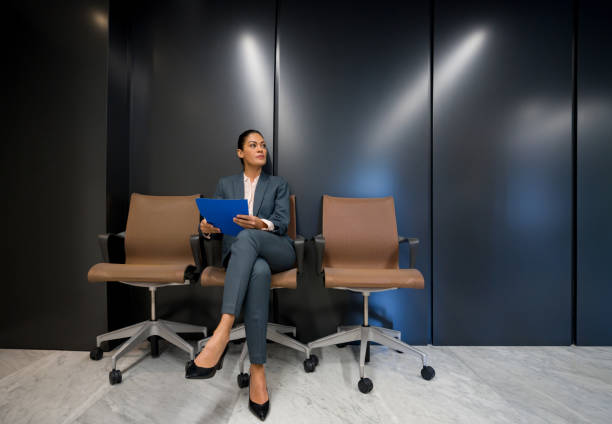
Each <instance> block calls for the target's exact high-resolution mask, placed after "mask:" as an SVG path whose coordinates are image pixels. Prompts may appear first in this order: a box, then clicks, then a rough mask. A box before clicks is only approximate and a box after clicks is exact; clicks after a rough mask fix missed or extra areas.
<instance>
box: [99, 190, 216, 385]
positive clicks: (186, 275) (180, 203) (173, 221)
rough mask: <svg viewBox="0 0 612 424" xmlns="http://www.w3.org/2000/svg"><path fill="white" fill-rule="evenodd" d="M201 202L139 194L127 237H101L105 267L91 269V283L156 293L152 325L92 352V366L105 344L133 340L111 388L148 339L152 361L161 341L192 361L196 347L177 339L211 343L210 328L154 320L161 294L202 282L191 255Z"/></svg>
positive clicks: (108, 336) (115, 334) (124, 331)
mask: <svg viewBox="0 0 612 424" xmlns="http://www.w3.org/2000/svg"><path fill="white" fill-rule="evenodd" d="M197 197H199V195H193V196H145V195H142V194H137V193H134V194H132V197H131V199H130V210H129V213H128V220H127V226H126V230H125V232H124V233H119V234H102V235H99V236H98V240H99V243H100V248H101V250H102V256H103V258H104V263H99V264H97V265H94V266H93V267H91V269H90V270H89V273H88V274H87V278H88V280H89V281H90V282H94V283H98V282H105V281H118V282H120V283H123V284H128V285H130V286H136V287H147V288H148V289H149V292H150V293H151V319H149V320H147V321H143V322H140V323H138V324H134V325H130V326H129V327H124V328H121V329H119V330H115V331H111V332H109V333H105V334H101V335H99V336H98V337H96V345H97V347H96V348H95V349H94V350H92V351H91V352H90V358H91V359H93V360H100V359H102V355H103V352H102V349H101V347H100V345H101V344H102V342H104V341H107V340H116V339H122V338H126V337H129V339H128V340H127V341H126V342H124V343H123V345H121V347H120V348H119V350H118V351H117V352H116V353H115V354H114V355H113V358H112V365H113V369H112V371H111V372H110V373H109V381H110V384H117V383H121V380H122V376H121V370H118V369H117V360H118V359H119V358H121V356H123V355H125V354H126V353H127V352H129V351H130V350H132V349H134V348H135V347H136V346H138V345H139V344H140V343H141V342H142V341H144V340H145V339H147V338H149V341H150V343H151V353H152V354H153V356H157V338H158V337H161V338H163V339H165V340H167V341H168V342H170V343H172V344H173V345H175V346H177V347H178V348H180V349H182V350H184V351H185V352H187V353H189V356H190V357H191V359H193V358H194V357H195V351H194V348H193V346H192V345H191V344H189V343H187V342H186V341H185V340H183V338H181V337H179V336H178V335H177V334H176V333H199V332H203V333H204V337H206V334H207V332H206V327H202V326H197V325H191V324H182V323H178V322H172V321H166V320H161V319H157V317H156V315H155V292H156V290H157V289H158V288H160V287H167V286H184V285H189V284H190V283H194V282H196V281H197V279H198V277H199V272H198V271H199V270H201V263H200V264H198V263H196V264H195V265H194V263H193V253H192V249H195V248H197V246H199V240H198V237H197V236H195V237H191V234H192V233H193V231H194V229H196V228H197V226H198V224H199V222H198V219H199V216H200V215H199V213H198V209H197V207H196V202H195V199H196V198H197ZM123 258H125V261H123ZM117 262H119V263H117ZM123 262H124V263H123Z"/></svg>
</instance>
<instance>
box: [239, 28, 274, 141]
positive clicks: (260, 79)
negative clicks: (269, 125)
mask: <svg viewBox="0 0 612 424" xmlns="http://www.w3.org/2000/svg"><path fill="white" fill-rule="evenodd" d="M238 54H239V56H240V59H241V61H240V63H241V66H242V68H241V76H242V78H243V81H244V86H245V91H244V97H243V99H242V100H241V101H244V102H246V103H247V107H249V108H250V110H251V113H252V116H253V120H254V122H250V123H246V122H245V123H244V125H246V126H248V127H252V128H258V129H261V128H265V127H266V125H265V124H266V122H269V121H271V118H272V113H273V110H272V108H273V107H274V103H273V102H274V100H273V95H274V74H273V70H269V71H268V69H266V66H265V63H266V62H265V60H264V57H263V55H262V53H261V49H260V46H259V45H258V44H257V41H256V38H255V37H254V36H253V35H252V34H250V33H244V34H242V36H241V37H240V39H239V49H238ZM271 136H272V135H271V134H270V135H266V139H267V140H268V143H269V144H271V141H272V137H271Z"/></svg>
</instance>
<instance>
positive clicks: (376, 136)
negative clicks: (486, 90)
mask: <svg viewBox="0 0 612 424" xmlns="http://www.w3.org/2000/svg"><path fill="white" fill-rule="evenodd" d="M486 38H487V31H486V30H485V29H482V28H479V29H476V30H474V31H472V32H471V33H470V34H469V35H467V36H466V37H465V38H464V39H463V40H462V41H461V42H460V43H459V44H458V45H457V46H456V47H455V48H453V49H452V50H451V53H450V55H449V56H447V57H446V58H445V59H444V60H442V61H441V63H440V64H439V65H437V64H434V81H435V85H434V90H435V92H436V96H440V95H446V94H448V90H449V88H450V87H451V86H452V85H453V84H455V83H456V79H457V78H458V77H459V76H460V75H461V74H462V73H463V72H464V71H465V70H466V69H467V68H468V65H469V64H470V63H471V62H472V61H473V59H474V58H475V57H476V54H477V53H479V52H480V51H481V50H482V47H483V45H484V42H485V40H486ZM429 84H430V81H429V65H427V66H426V68H425V69H423V70H422V71H421V72H420V73H419V74H418V76H417V77H416V78H415V79H414V80H411V81H409V82H408V84H406V88H405V89H403V90H401V91H400V95H399V96H397V97H394V98H393V99H392V100H391V101H390V102H389V106H388V107H386V108H384V109H383V112H384V113H383V114H382V116H381V117H380V119H379V124H378V125H377V126H375V130H374V131H373V132H372V135H371V136H370V137H369V140H372V141H375V142H374V143H368V146H370V147H371V148H376V149H381V148H385V147H388V146H389V145H390V144H392V143H394V142H405V141H406V140H403V139H401V138H399V137H398V136H399V135H400V134H401V133H402V132H403V130H405V129H406V128H407V127H409V126H410V125H411V124H412V123H413V122H417V120H419V119H425V117H424V116H422V115H421V114H420V113H418V112H419V110H429V108H427V107H425V108H424V107H423V104H424V103H426V102H428V101H429V87H430V86H429Z"/></svg>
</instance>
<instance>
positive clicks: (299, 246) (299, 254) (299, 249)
mask: <svg viewBox="0 0 612 424" xmlns="http://www.w3.org/2000/svg"><path fill="white" fill-rule="evenodd" d="M305 242H306V239H304V237H303V236H301V235H299V234H297V235H296V236H295V240H293V246H294V247H295V260H296V262H297V272H298V274H301V273H302V272H303V271H304V243H305Z"/></svg>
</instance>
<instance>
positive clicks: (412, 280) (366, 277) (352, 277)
mask: <svg viewBox="0 0 612 424" xmlns="http://www.w3.org/2000/svg"><path fill="white" fill-rule="evenodd" d="M324 270H325V287H328V288H340V287H346V288H360V289H366V288H369V289H391V288H410V289H422V288H424V287H425V280H424V278H423V274H421V272H420V271H419V270H417V269H372V268H366V269H363V268H328V267H326V268H324Z"/></svg>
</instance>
